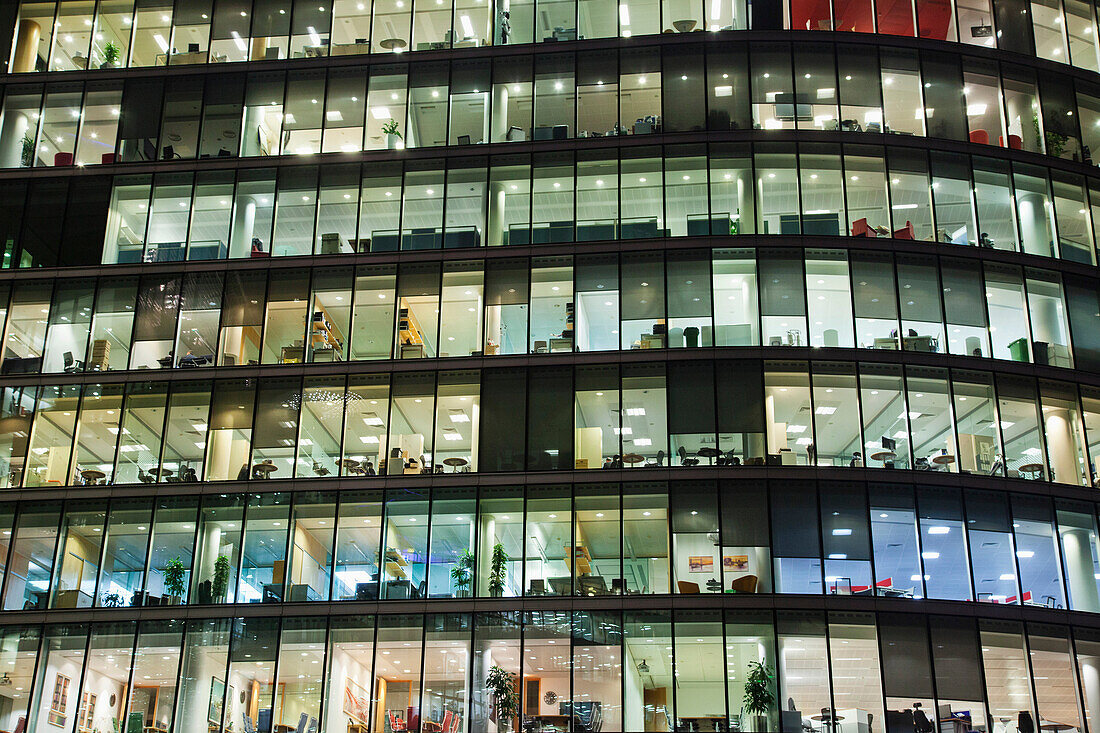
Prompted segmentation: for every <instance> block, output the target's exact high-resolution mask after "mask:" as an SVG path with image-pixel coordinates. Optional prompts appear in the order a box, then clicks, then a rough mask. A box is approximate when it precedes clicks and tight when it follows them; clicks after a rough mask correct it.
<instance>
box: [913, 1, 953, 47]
mask: <svg viewBox="0 0 1100 733" xmlns="http://www.w3.org/2000/svg"><path fill="white" fill-rule="evenodd" d="M917 21H918V22H919V23H920V37H921V38H934V39H936V40H937V41H949V40H950V41H953V40H955V39H954V38H948V37H947V29H948V28H949V27H950V26H951V6H950V5H949V4H948V2H947V0H917Z"/></svg>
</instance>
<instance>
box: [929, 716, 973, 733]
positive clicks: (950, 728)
mask: <svg viewBox="0 0 1100 733" xmlns="http://www.w3.org/2000/svg"><path fill="white" fill-rule="evenodd" d="M937 723H938V725H939V729H940V731H939V733H966V732H967V731H968V730H970V721H969V720H966V719H965V718H940V719H939V720H938V721H937Z"/></svg>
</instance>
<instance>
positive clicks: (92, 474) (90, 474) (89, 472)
mask: <svg viewBox="0 0 1100 733" xmlns="http://www.w3.org/2000/svg"><path fill="white" fill-rule="evenodd" d="M80 477H81V478H82V479H84V480H85V481H87V482H88V483H90V484H94V483H95V482H96V481H99V480H100V479H101V478H107V474H105V473H103V471H100V470H99V469H96V468H85V469H84V470H83V471H81V472H80Z"/></svg>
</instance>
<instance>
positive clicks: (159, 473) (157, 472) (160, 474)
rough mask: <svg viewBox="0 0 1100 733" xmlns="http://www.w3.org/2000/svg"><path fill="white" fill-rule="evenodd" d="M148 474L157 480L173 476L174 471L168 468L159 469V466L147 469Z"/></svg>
mask: <svg viewBox="0 0 1100 733" xmlns="http://www.w3.org/2000/svg"><path fill="white" fill-rule="evenodd" d="M149 473H151V474H153V475H154V476H156V477H157V478H166V477H168V476H172V475H174V474H175V471H173V470H172V469H170V468H161V467H160V466H154V467H153V468H150V469H149Z"/></svg>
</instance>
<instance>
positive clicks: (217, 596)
mask: <svg viewBox="0 0 1100 733" xmlns="http://www.w3.org/2000/svg"><path fill="white" fill-rule="evenodd" d="M247 499H248V497H247V495H245V494H230V495H228V496H227V495H224V494H222V495H220V496H208V497H207V498H206V499H205V500H204V501H203V506H202V511H201V512H200V514H199V524H198V529H197V530H196V534H197V538H196V540H195V572H194V573H193V574H192V576H191V581H192V588H191V600H192V602H193V603H200V604H208V603H234V602H235V600H234V599H235V598H237V567H238V564H239V563H240V555H239V553H240V551H241V528H242V524H243V521H242V520H243V518H244V505H245V502H246V501H247ZM158 519H159V517H158Z"/></svg>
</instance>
